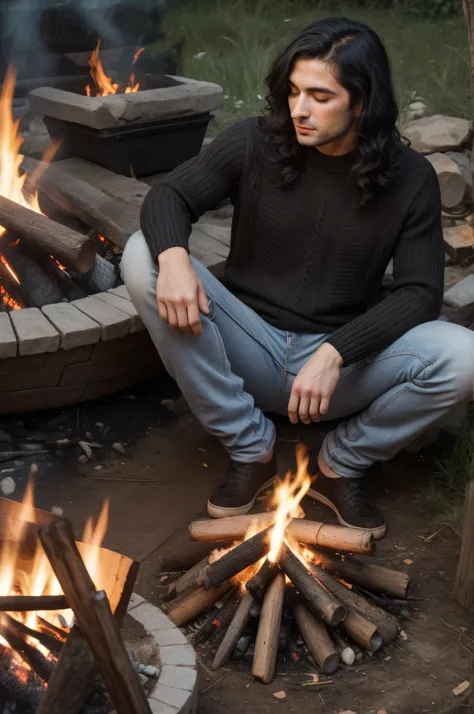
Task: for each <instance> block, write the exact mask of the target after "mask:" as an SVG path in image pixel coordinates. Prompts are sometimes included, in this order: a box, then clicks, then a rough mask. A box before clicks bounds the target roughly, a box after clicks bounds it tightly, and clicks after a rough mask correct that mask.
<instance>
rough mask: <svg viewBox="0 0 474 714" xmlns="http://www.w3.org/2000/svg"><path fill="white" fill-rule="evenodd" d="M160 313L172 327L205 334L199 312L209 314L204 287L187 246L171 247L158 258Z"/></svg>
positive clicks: (157, 286) (157, 292)
mask: <svg viewBox="0 0 474 714" xmlns="http://www.w3.org/2000/svg"><path fill="white" fill-rule="evenodd" d="M158 262H159V265H160V272H159V275H158V281H157V283H156V300H157V302H158V312H159V313H160V317H161V319H162V320H163V321H164V322H167V323H168V325H171V327H175V328H176V329H178V330H182V331H183V332H187V333H189V334H193V335H202V325H201V316H200V312H202V313H203V314H204V315H209V306H208V304H207V297H206V293H205V291H204V287H203V285H202V283H201V281H200V280H199V278H198V276H197V273H196V271H195V270H194V268H193V266H192V264H191V261H190V259H189V255H188V254H187V252H186V250H185V249H184V248H168V250H165V251H164V252H163V253H161V254H160V255H159V257H158Z"/></svg>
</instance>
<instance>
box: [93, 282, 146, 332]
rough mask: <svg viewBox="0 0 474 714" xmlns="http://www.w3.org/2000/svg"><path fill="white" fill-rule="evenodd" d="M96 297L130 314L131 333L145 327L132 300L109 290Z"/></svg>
mask: <svg viewBox="0 0 474 714" xmlns="http://www.w3.org/2000/svg"><path fill="white" fill-rule="evenodd" d="M94 297H96V298H97V299H98V300H102V302H105V303H106V304H107V305H112V307H116V308H118V309H119V310H121V311H122V312H125V313H126V314H127V315H129V316H130V333H134V332H140V331H141V330H144V329H145V325H144V324H143V322H142V318H141V317H140V315H139V314H138V312H137V311H136V309H135V305H134V304H133V303H132V302H131V300H126V299H125V298H123V297H120V295H113V294H112V293H109V292H106V293H97V295H94Z"/></svg>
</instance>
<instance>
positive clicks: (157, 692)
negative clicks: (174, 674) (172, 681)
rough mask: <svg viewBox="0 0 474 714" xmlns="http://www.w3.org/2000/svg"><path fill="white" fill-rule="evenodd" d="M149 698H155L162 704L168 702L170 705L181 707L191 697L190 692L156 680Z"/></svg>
mask: <svg viewBox="0 0 474 714" xmlns="http://www.w3.org/2000/svg"><path fill="white" fill-rule="evenodd" d="M150 699H157V700H158V701H159V702H163V704H168V705H169V706H170V707H176V709H181V707H184V706H185V705H186V704H187V702H188V700H189V699H191V693H190V692H187V691H185V690H184V689H176V687H168V686H167V685H166V684H162V683H161V682H158V684H157V685H156V688H155V689H154V691H153V692H152V693H151V695H150Z"/></svg>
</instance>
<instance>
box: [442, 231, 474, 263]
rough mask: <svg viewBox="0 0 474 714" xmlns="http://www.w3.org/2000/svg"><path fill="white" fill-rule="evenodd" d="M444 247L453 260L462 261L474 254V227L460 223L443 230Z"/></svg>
mask: <svg viewBox="0 0 474 714" xmlns="http://www.w3.org/2000/svg"><path fill="white" fill-rule="evenodd" d="M443 236H444V249H445V251H446V253H447V254H448V255H449V257H450V258H452V260H454V261H456V262H457V263H460V262H461V261H462V260H465V259H466V258H470V257H471V256H472V255H474V228H472V226H470V225H468V224H466V225H460V226H454V227H453V228H445V229H444V230H443Z"/></svg>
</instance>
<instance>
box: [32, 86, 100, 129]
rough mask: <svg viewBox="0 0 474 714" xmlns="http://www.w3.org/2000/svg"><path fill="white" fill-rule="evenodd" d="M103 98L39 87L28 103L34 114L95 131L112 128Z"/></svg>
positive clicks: (33, 92)
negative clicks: (88, 127)
mask: <svg viewBox="0 0 474 714" xmlns="http://www.w3.org/2000/svg"><path fill="white" fill-rule="evenodd" d="M103 99H104V98H103V97H86V96H82V95H80V94H75V93H74V92H66V91H64V90H63V89H56V88H55V87H39V88H38V89H34V90H33V91H32V92H30V94H29V96H28V101H29V105H30V109H31V111H32V112H33V113H34V114H41V115H43V116H49V117H54V118H56V119H62V120H63V121H71V122H75V123H77V124H85V125H86V126H90V127H92V128H93V129H107V128H109V127H110V126H111V120H110V113H109V110H108V108H107V106H104V103H103Z"/></svg>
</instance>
